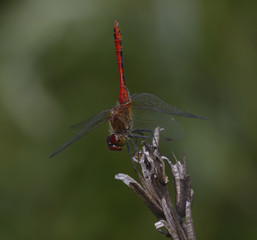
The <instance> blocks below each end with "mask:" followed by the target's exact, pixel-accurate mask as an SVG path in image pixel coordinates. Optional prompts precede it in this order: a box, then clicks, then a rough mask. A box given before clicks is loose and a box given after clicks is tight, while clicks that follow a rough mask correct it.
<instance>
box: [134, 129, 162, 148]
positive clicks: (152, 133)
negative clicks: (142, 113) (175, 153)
mask: <svg viewBox="0 0 257 240" xmlns="http://www.w3.org/2000/svg"><path fill="white" fill-rule="evenodd" d="M143 132H148V133H150V134H151V135H152V138H153V139H154V141H155V144H156V146H158V144H157V141H156V139H155V137H154V132H153V130H151V129H135V130H133V131H132V133H138V134H141V135H144V134H143ZM158 148H159V147H158Z"/></svg>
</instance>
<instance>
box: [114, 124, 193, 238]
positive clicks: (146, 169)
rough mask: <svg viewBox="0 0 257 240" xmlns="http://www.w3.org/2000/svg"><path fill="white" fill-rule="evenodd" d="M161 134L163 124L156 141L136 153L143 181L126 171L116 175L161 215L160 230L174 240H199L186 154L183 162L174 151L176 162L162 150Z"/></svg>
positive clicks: (138, 174)
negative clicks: (170, 185) (171, 186)
mask: <svg viewBox="0 0 257 240" xmlns="http://www.w3.org/2000/svg"><path fill="white" fill-rule="evenodd" d="M159 138H160V128H156V129H155V132H154V137H153V140H152V145H151V146H149V145H147V144H144V146H143V148H142V150H140V152H139V153H138V154H136V155H135V156H134V157H133V161H134V165H140V171H139V170H138V169H137V168H135V171H136V173H137V176H138V179H139V182H140V183H139V182H137V181H136V180H134V179H133V178H131V177H130V176H128V175H126V174H122V173H119V174H117V175H115V179H118V180H121V181H123V182H124V183H125V184H126V185H127V186H129V187H130V188H131V189H132V190H133V191H134V192H135V193H136V194H137V195H138V196H139V197H140V198H141V199H142V200H143V201H144V203H145V204H146V206H147V207H148V208H149V209H150V210H151V211H152V213H153V214H154V215H155V217H156V218H157V219H158V221H157V222H156V223H155V227H156V229H157V230H158V231H159V232H161V233H164V234H166V236H168V237H170V238H172V239H174V240H177V239H179V240H182V239H183V240H195V239H196V237H195V232H194V226H193V220H192V201H193V190H192V189H191V183H190V176H189V175H187V173H186V158H185V154H184V157H183V162H182V163H181V162H180V161H178V160H177V158H176V156H175V155H174V154H173V158H174V161H175V163H174V164H173V163H172V162H171V161H170V160H169V159H168V158H167V157H164V156H162V155H161V154H160V152H159V150H158V145H159ZM165 161H166V162H167V163H168V166H169V167H170V169H171V173H172V177H173V184H174V190H175V200H174V202H175V204H173V202H172V200H171V198H170V195H169V192H168V187H167V184H168V183H169V179H168V176H167V175H166V172H165V170H166V169H165ZM134 167H135V166H134ZM162 228H164V229H166V231H163V230H162Z"/></svg>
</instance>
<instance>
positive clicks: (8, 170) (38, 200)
mask: <svg viewBox="0 0 257 240" xmlns="http://www.w3.org/2000/svg"><path fill="white" fill-rule="evenodd" d="M256 9H257V2H256V1H250V0H249V1H229V0H223V1H212V2H211V1H201V0H199V1H195V0H193V1H192V0H152V1H146V0H142V1H121V0H108V1H106V0H94V1H93V0H73V1H71V0H51V1H50V0H45V1H40V0H19V1H15V0H8V1H1V4H0V53H1V54H0V116H1V117H0V128H1V137H0V149H1V151H0V222H1V224H0V239H2V240H12V239H55V240H56V239H149V240H150V239H164V236H161V235H160V234H158V233H157V232H156V231H155V228H154V225H153V224H154V222H155V221H156V219H155V218H154V217H153V216H152V215H151V213H150V212H149V211H148V209H147V208H146V207H145V206H144V205H143V203H142V202H141V200H140V199H138V198H137V196H136V195H135V194H134V193H133V192H132V191H131V190H129V189H128V188H127V187H126V186H125V185H123V184H122V183H121V182H119V181H117V180H114V175H115V174H116V173H120V172H123V173H129V174H131V175H132V176H134V173H133V171H132V167H131V162H130V159H129V156H128V153H127V151H124V152H110V151H108V149H107V147H106V142H105V139H106V136H107V134H108V126H107V124H106V126H104V127H102V128H100V129H98V130H96V131H95V132H93V133H90V134H89V135H88V136H86V137H84V138H82V139H81V140H80V141H79V142H77V143H75V144H74V145H72V146H71V147H69V148H68V149H66V150H65V151H64V152H62V153H60V154H59V155H57V156H56V157H55V158H52V159H49V158H48V156H49V155H50V153H51V152H52V151H53V150H55V148H57V147H58V146H59V145H60V144H62V143H64V142H65V141H66V140H68V139H69V138H70V137H71V136H72V135H73V134H74V133H73V132H71V131H70V130H69V126H70V125H72V124H74V123H76V122H79V121H81V120H83V119H86V118H87V117H90V116H93V115H94V114H96V113H98V112H99V111H101V110H103V109H105V108H108V107H111V106H113V104H114V103H115V102H116V100H117V97H118V73H117V66H116V57H115V51H114V43H113V35H112V28H113V23H114V20H115V19H117V20H118V21H119V23H120V25H121V30H122V32H123V38H124V41H123V48H124V66H125V77H126V80H127V85H128V87H129V89H130V92H131V93H135V92H138V93H139V92H149V93H153V94H155V95H157V96H159V97H161V98H162V99H164V100H165V101H167V102H169V103H172V104H173V105H175V106H177V107H179V108H181V109H183V110H185V111H189V112H193V113H196V114H199V115H203V116H206V117H207V118H208V119H209V120H208V121H201V120H195V119H182V118H177V119H178V121H180V123H181V125H182V126H183V128H184V130H185V139H184V140H183V141H180V142H177V143H174V144H173V143H171V144H170V146H169V150H168V153H169V155H168V157H171V154H170V152H171V151H174V152H175V154H177V156H178V157H179V158H180V157H181V156H182V153H183V151H186V152H187V162H188V171H189V173H190V175H191V178H192V185H193V189H194V191H195V201H194V206H193V217H194V223H195V230H196V234H197V237H198V239H257V219H256V214H257V211H256V202H257V190H256V189H257V188H256V181H257V174H256V173H257V171H256V170H257V167H256V155H257V150H256V149H257V147H256V140H257V138H256V136H257V128H256V120H257V119H256V116H257V113H256V109H257V108H256V105H257V104H256V89H257V84H256V80H257V79H256V77H257V65H256V62H257V61H256V60H257V54H256V50H257V27H256V23H257V14H256Z"/></svg>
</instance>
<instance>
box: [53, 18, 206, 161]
mask: <svg viewBox="0 0 257 240" xmlns="http://www.w3.org/2000/svg"><path fill="white" fill-rule="evenodd" d="M113 35H114V43H115V51H116V57H117V64H118V72H119V83H120V88H119V101H118V103H117V104H116V105H115V106H114V107H112V108H109V109H106V110H104V111H101V112H100V113H98V114H96V115H95V116H93V117H92V118H89V119H87V120H85V121H83V122H81V123H78V124H76V125H73V126H72V128H79V131H78V132H77V133H76V135H75V136H74V137H72V138H71V139H70V140H68V141H67V142H66V143H65V144H63V145H62V146H60V147H59V148H58V149H57V150H56V151H54V152H53V153H52V154H51V155H50V157H53V156H55V155H56V154H58V153H60V152H61V151H62V150H64V149H65V148H67V147H68V146H70V145H71V144H72V143H74V142H76V141H77V140H79V139H80V138H81V137H83V136H85V135H87V134H88V133H89V132H91V131H93V130H95V129H96V128H98V127H100V126H102V125H103V124H104V123H106V122H109V126H110V134H109V135H108V136H107V139H106V141H107V146H108V148H109V149H110V150H112V151H121V150H122V149H123V148H124V147H125V145H127V147H129V145H128V143H132V144H133V145H134V146H136V144H135V143H134V141H133V139H138V138H140V137H141V138H144V137H145V138H147V136H145V135H144V134H146V132H152V131H153V128H155V127H157V126H159V127H164V128H166V127H167V128H170V129H171V130H172V131H171V133H172V136H171V137H170V138H171V139H176V138H177V137H178V138H179V137H180V136H181V135H183V129H182V127H181V126H180V125H179V124H178V122H177V121H175V119H174V117H173V115H178V116H182V117H189V118H198V119H205V118H204V117H201V116H198V115H195V114H192V113H187V112H184V111H182V110H180V109H178V108H176V107H174V106H172V105H170V104H168V103H166V102H165V101H163V100H161V99H160V98H159V97H157V96H155V95H153V94H150V93H139V94H133V95H132V96H130V93H129V91H128V88H127V86H126V81H125V77H124V68H123V49H122V34H121V30H120V26H119V23H118V22H117V20H116V21H115V23H114V29H113Z"/></svg>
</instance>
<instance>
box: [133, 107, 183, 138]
mask: <svg viewBox="0 0 257 240" xmlns="http://www.w3.org/2000/svg"><path fill="white" fill-rule="evenodd" d="M132 116H133V122H132V129H133V130H138V129H144V130H151V131H154V129H155V128H156V127H161V128H164V130H165V131H164V132H163V133H162V134H161V139H164V140H168V141H173V140H181V139H183V138H184V130H183V128H182V126H181V125H180V124H179V123H178V122H177V121H176V120H175V119H174V118H173V117H172V116H170V115H168V114H164V113H160V112H156V111H147V110H143V109H138V108H134V107H132Z"/></svg>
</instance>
